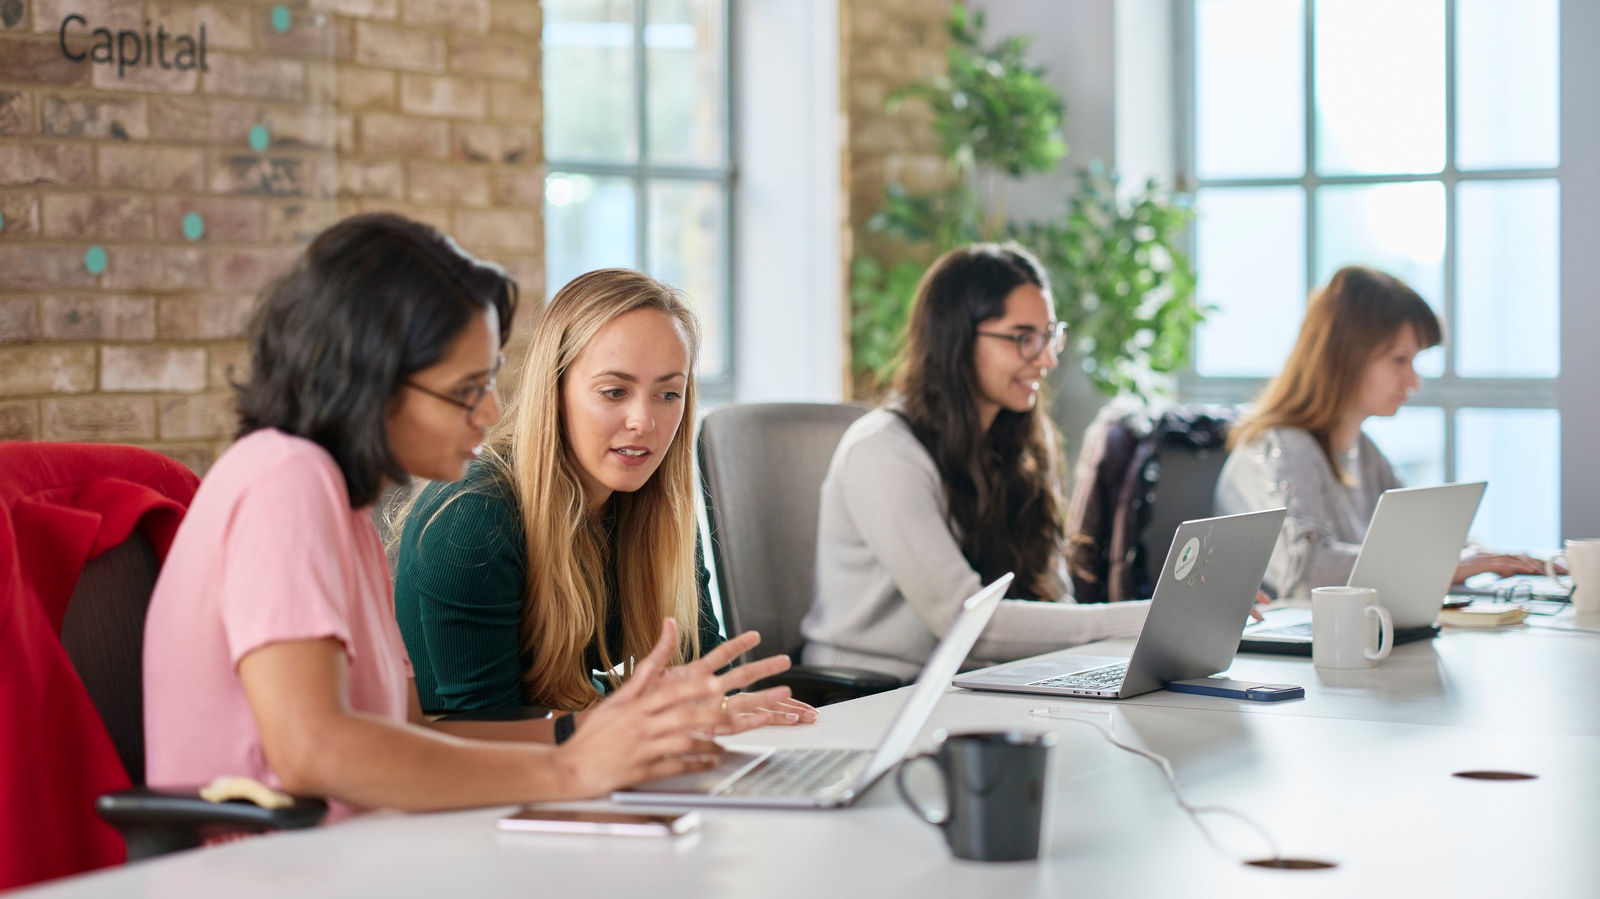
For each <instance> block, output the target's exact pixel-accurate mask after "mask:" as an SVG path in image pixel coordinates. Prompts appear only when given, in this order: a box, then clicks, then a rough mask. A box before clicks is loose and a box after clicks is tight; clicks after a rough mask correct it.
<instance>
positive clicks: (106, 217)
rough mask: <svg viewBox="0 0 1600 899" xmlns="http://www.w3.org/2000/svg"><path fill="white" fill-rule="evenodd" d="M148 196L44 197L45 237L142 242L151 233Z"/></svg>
mask: <svg viewBox="0 0 1600 899" xmlns="http://www.w3.org/2000/svg"><path fill="white" fill-rule="evenodd" d="M153 208H154V204H153V203H151V201H150V198H149V197H129V196H119V195H116V194H89V195H84V194H45V195H44V236H46V237H72V238H109V239H112V240H140V239H145V238H149V237H150V234H151V231H152V227H151V225H152V222H151V217H152V211H153Z"/></svg>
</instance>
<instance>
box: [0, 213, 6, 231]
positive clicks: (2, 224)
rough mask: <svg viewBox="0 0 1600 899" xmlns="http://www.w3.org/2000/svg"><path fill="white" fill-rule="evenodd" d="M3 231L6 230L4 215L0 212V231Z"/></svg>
mask: <svg viewBox="0 0 1600 899" xmlns="http://www.w3.org/2000/svg"><path fill="white" fill-rule="evenodd" d="M5 229H6V214H5V213H3V212H0V231H4V230H5Z"/></svg>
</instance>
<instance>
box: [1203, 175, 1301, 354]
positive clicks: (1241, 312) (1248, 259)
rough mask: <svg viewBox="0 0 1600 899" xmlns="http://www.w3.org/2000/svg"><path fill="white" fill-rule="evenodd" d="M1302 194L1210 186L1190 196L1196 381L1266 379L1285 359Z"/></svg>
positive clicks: (1295, 299) (1296, 286)
mask: <svg viewBox="0 0 1600 899" xmlns="http://www.w3.org/2000/svg"><path fill="white" fill-rule="evenodd" d="M1305 203H1306V201H1305V191H1303V190H1301V189H1300V188H1299V187H1243V188H1240V187H1213V188H1207V189H1204V190H1201V191H1200V192H1199V193H1198V194H1197V196H1196V198H1195V208H1196V212H1197V218H1196V223H1195V259H1196V264H1197V270H1198V271H1199V274H1200V282H1199V285H1198V291H1199V292H1198V296H1199V298H1200V302H1201V303H1204V304H1207V305H1211V306H1216V307H1217V308H1216V311H1214V312H1212V313H1211V314H1210V315H1208V316H1207V317H1206V322H1205V323H1204V324H1203V325H1201V326H1200V332H1199V335H1198V338H1197V347H1196V353H1195V370H1196V371H1197V372H1199V373H1200V374H1202V375H1232V376H1243V377H1252V376H1271V375H1275V374H1277V373H1278V369H1279V368H1281V367H1282V366H1283V360H1284V359H1286V358H1288V355H1289V349H1290V348H1291V347H1292V346H1293V345H1294V339H1295V334H1296V333H1297V332H1298V330H1299V327H1300V315H1301V311H1302V309H1303V308H1304V300H1305V293H1306V251H1305V248H1306V238H1305V221H1306V208H1305Z"/></svg>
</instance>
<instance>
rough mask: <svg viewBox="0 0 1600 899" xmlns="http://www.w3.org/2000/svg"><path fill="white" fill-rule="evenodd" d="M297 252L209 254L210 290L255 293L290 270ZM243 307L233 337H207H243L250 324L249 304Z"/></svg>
mask: <svg viewBox="0 0 1600 899" xmlns="http://www.w3.org/2000/svg"><path fill="white" fill-rule="evenodd" d="M299 255H300V251H299V250H298V249H296V248H294V247H280V248H275V249H271V250H227V251H223V252H214V253H212V254H211V286H212V287H214V288H216V289H217V290H224V291H230V292H234V291H239V292H242V291H249V292H251V293H254V292H255V291H257V290H260V289H261V288H263V287H265V286H266V285H267V283H268V282H270V281H271V280H273V279H274V278H276V277H278V276H279V275H281V274H283V273H284V272H286V271H288V270H289V266H291V265H293V264H294V260H295V257H297V256H299ZM243 305H244V311H243V313H242V314H241V315H240V317H239V320H238V324H239V327H238V329H237V330H236V331H234V332H232V333H225V334H210V335H206V336H210V337H231V336H233V335H234V334H243V333H244V325H245V323H246V322H247V321H248V320H249V303H248V302H246V303H245V304H243Z"/></svg>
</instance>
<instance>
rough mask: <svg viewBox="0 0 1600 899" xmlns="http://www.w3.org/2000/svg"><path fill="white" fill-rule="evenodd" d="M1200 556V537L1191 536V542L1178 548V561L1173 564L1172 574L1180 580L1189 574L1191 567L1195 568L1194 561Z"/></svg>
mask: <svg viewBox="0 0 1600 899" xmlns="http://www.w3.org/2000/svg"><path fill="white" fill-rule="evenodd" d="M1199 557H1200V538H1199V537H1190V538H1189V542H1188V543H1185V544H1184V545H1183V549H1180V550H1178V561H1177V563H1176V564H1174V565H1173V566H1172V574H1173V575H1174V576H1175V577H1177V579H1178V580H1180V581H1181V580H1183V579H1184V578H1186V577H1188V576H1189V571H1190V569H1192V568H1194V561H1195V559H1198V558H1199Z"/></svg>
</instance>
